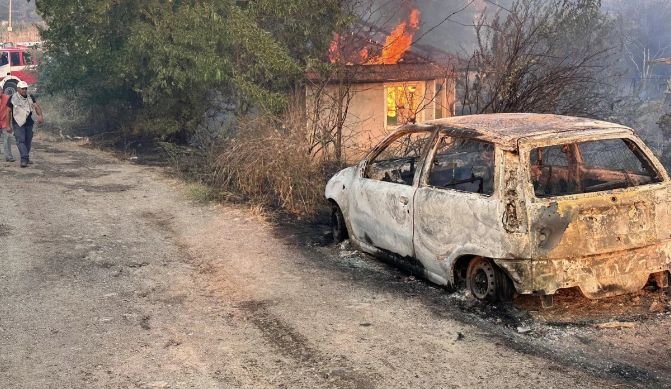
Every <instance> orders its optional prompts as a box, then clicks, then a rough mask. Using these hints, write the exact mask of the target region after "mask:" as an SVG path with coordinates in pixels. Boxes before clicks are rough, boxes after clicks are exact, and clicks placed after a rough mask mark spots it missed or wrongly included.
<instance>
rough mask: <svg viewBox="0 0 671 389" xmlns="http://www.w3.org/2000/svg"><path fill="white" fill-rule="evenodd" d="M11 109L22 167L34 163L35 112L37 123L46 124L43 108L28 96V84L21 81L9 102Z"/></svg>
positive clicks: (10, 113) (10, 114) (31, 96)
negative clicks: (32, 154)
mask: <svg viewBox="0 0 671 389" xmlns="http://www.w3.org/2000/svg"><path fill="white" fill-rule="evenodd" d="M7 107H9V108H10V111H9V116H10V118H11V119H10V122H11V126H12V129H13V130H14V138H15V139H16V146H17V148H18V149H19V154H21V167H26V166H28V164H30V163H32V162H31V161H30V147H31V145H32V143H33V125H35V120H34V119H33V112H34V113H36V114H37V123H40V124H41V123H44V116H42V108H41V107H40V106H39V104H37V100H35V97H34V96H33V95H28V83H27V82H25V81H19V83H18V84H17V85H16V93H14V94H13V95H12V97H11V98H10V99H9V101H8V102H7Z"/></svg>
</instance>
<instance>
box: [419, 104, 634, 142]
mask: <svg viewBox="0 0 671 389" xmlns="http://www.w3.org/2000/svg"><path fill="white" fill-rule="evenodd" d="M424 124H425V125H430V126H440V127H446V128H447V130H448V131H452V132H454V133H455V135H460V136H464V137H469V138H478V139H483V140H487V141H490V142H493V143H497V144H500V145H503V146H508V147H511V148H516V147H517V142H518V141H519V140H520V139H522V138H530V137H556V136H561V135H567V133H575V132H585V133H587V132H589V133H595V132H603V133H605V132H613V131H614V130H616V131H619V132H622V131H625V132H628V133H632V132H633V131H632V130H631V129H630V128H628V127H626V126H623V125H620V124H615V123H609V122H605V121H601V120H593V119H587V118H579V117H573V116H560V115H548V114H533V113H502V114H487V115H468V116H453V117H449V118H444V119H437V120H432V121H428V122H426V123H424Z"/></svg>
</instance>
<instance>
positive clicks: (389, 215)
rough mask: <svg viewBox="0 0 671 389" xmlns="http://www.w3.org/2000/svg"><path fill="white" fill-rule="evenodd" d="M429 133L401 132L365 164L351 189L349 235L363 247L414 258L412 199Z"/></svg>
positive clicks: (431, 137)
mask: <svg viewBox="0 0 671 389" xmlns="http://www.w3.org/2000/svg"><path fill="white" fill-rule="evenodd" d="M433 135H434V131H433V130H432V129H422V130H408V131H400V132H399V133H397V134H395V135H394V136H392V137H391V138H388V139H387V140H386V141H384V142H383V143H382V145H381V146H380V147H378V148H377V149H376V151H374V152H373V153H372V155H370V156H369V157H368V158H367V159H366V161H365V162H364V168H363V169H362V171H361V172H360V177H359V179H358V180H355V182H354V187H353V188H352V191H351V193H352V196H353V198H352V202H351V209H350V223H351V230H352V231H351V234H352V235H353V237H354V238H355V239H356V240H357V241H359V242H361V243H363V244H366V245H369V246H372V247H374V248H377V249H382V250H385V251H389V252H392V253H396V254H398V255H401V256H413V255H414V249H413V243H412V235H413V217H414V213H413V199H414V195H415V190H416V188H417V186H416V182H417V175H418V172H420V171H421V170H422V163H423V159H424V154H425V152H426V150H427V149H428V145H429V143H430V141H431V140H432V139H433Z"/></svg>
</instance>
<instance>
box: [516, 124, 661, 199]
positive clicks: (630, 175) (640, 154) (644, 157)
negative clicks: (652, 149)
mask: <svg viewBox="0 0 671 389" xmlns="http://www.w3.org/2000/svg"><path fill="white" fill-rule="evenodd" d="M614 140H620V141H622V142H623V143H624V144H625V145H626V146H627V147H628V148H629V150H631V152H632V153H633V156H635V157H636V158H637V159H638V162H640V164H641V169H642V170H643V171H646V170H647V172H649V175H643V174H638V173H634V172H627V171H625V170H624V169H622V170H616V169H613V170H609V172H610V173H612V174H622V176H623V177H627V179H626V182H625V183H624V185H614V183H615V182H616V181H611V182H606V183H603V184H599V185H596V187H595V185H592V187H593V188H592V190H590V189H586V188H584V187H583V188H580V187H581V186H583V185H584V184H585V182H584V177H583V178H581V181H580V184H579V185H577V188H575V190H573V191H571V190H568V191H566V192H565V193H553V192H552V191H550V193H539V190H538V187H537V185H536V184H537V182H538V181H539V179H540V178H538V179H537V178H535V177H534V174H538V173H537V172H536V173H535V172H534V153H536V152H537V150H539V149H548V148H553V147H556V148H563V147H569V148H573V149H574V150H576V149H577V150H580V149H581V147H580V146H581V145H585V144H589V143H596V142H606V141H614ZM581 152H582V150H580V151H577V152H575V151H574V153H573V155H572V156H571V159H570V162H569V163H568V164H569V165H576V166H574V167H570V166H567V167H565V169H567V173H565V174H568V171H569V169H574V170H575V172H578V171H580V170H579V169H582V170H583V171H584V170H586V169H590V168H594V169H601V170H604V171H606V170H607V169H605V168H604V167H594V166H592V167H586V166H585V165H582V166H577V165H580V163H579V162H578V161H577V160H578V158H579V157H576V155H577V154H578V153H581ZM526 154H527V155H526V161H524V163H525V165H526V167H525V169H528V178H529V185H530V186H531V191H532V194H533V195H534V196H535V197H536V198H540V199H548V198H562V197H567V196H580V195H590V194H594V193H603V192H610V191H614V190H627V189H631V188H639V187H645V186H649V185H655V184H659V183H662V182H664V181H665V180H666V178H665V175H664V174H662V172H661V171H660V170H659V169H658V166H657V165H656V164H655V163H654V162H653V161H652V160H651V159H650V157H649V156H648V154H647V153H646V152H645V150H644V149H643V148H641V146H640V144H638V142H636V141H634V140H633V139H631V138H629V137H626V136H616V137H612V138H598V139H584V140H581V139H573V140H567V141H566V142H561V143H553V144H547V145H540V144H536V145H533V146H532V147H529V148H528V149H527V151H526ZM571 162H572V163H571ZM583 163H584V161H583ZM541 174H542V173H541ZM582 174H583V173H582V171H581V172H580V173H579V174H578V175H582ZM635 179H638V180H643V179H649V180H650V181H649V182H638V183H636V182H635ZM567 181H568V180H567ZM619 182H621V181H619ZM573 184H575V182H573ZM605 184H609V185H605Z"/></svg>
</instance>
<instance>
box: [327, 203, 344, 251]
mask: <svg viewBox="0 0 671 389" xmlns="http://www.w3.org/2000/svg"><path fill="white" fill-rule="evenodd" d="M331 233H332V234H333V241H334V242H335V243H340V242H342V241H344V240H345V239H347V225H346V224H345V217H344V216H343V214H342V211H341V210H340V207H339V206H338V205H337V204H333V205H332V207H331Z"/></svg>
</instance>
